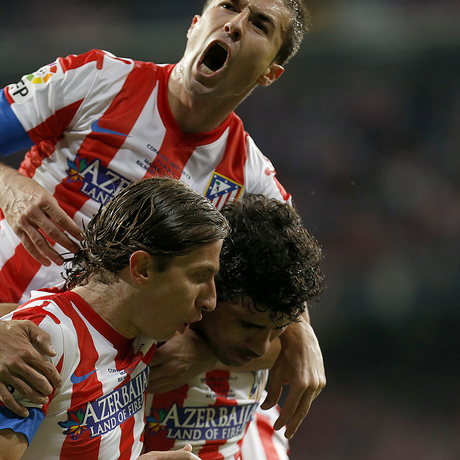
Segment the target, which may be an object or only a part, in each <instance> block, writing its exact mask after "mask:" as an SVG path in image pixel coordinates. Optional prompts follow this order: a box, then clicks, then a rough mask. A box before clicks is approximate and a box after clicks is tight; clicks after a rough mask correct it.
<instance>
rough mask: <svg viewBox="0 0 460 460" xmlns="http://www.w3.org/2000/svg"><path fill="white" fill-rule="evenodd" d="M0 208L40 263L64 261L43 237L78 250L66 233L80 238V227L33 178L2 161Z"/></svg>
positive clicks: (67, 247)
mask: <svg viewBox="0 0 460 460" xmlns="http://www.w3.org/2000/svg"><path fill="white" fill-rule="evenodd" d="M0 209H1V210H2V211H3V214H4V215H5V218H6V220H7V221H8V223H9V224H10V226H11V228H12V229H13V231H14V232H15V233H16V235H17V236H18V238H19V239H20V240H21V242H22V244H23V245H24V247H25V248H26V249H27V251H29V252H30V254H31V255H32V256H33V257H34V258H35V259H36V260H37V261H38V262H40V263H41V264H42V265H45V266H49V265H50V264H51V262H55V263H56V264H58V265H62V263H63V262H64V259H63V258H62V256H61V255H60V254H59V253H58V252H57V251H56V250H55V249H53V247H52V246H51V244H50V243H49V242H48V240H47V239H46V237H45V236H48V237H50V238H51V239H52V240H53V241H56V242H57V243H59V244H60V245H61V246H63V247H65V248H66V249H68V250H69V251H71V252H77V251H78V249H79V247H78V244H77V243H75V242H74V241H72V240H71V239H70V238H69V237H68V236H67V235H66V233H65V232H68V233H69V234H70V235H72V236H73V237H74V238H76V239H78V240H81V239H82V237H81V230H80V229H79V228H78V226H77V225H76V224H75V222H74V221H73V220H72V219H71V218H70V217H69V216H68V215H67V214H66V213H65V211H64V210H62V209H61V208H60V207H59V205H58V202H57V200H56V199H55V198H54V197H53V196H52V195H51V194H50V193H48V192H47V191H46V190H45V189H44V188H43V187H42V186H41V185H40V184H38V183H37V182H35V181H34V180H32V179H29V178H28V177H25V176H23V175H22V174H20V173H18V172H17V171H16V170H14V169H12V168H10V167H8V166H6V165H4V164H1V163H0Z"/></svg>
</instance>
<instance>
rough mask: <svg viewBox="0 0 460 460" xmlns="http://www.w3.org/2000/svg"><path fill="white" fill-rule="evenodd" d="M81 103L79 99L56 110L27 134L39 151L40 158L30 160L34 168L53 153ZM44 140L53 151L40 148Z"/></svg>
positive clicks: (48, 148)
mask: <svg viewBox="0 0 460 460" xmlns="http://www.w3.org/2000/svg"><path fill="white" fill-rule="evenodd" d="M82 103H83V99H80V100H79V101H75V102H73V103H72V104H69V105H67V106H65V107H63V108H62V109H59V110H56V112H54V113H53V115H51V116H50V117H49V118H47V119H46V120H45V121H44V122H42V123H40V124H39V125H37V126H35V127H34V128H32V129H30V130H29V131H28V132H27V134H28V135H29V137H30V138H31V139H32V141H33V143H34V144H36V145H37V146H38V147H39V149H40V151H39V152H38V153H39V154H40V156H41V158H39V159H37V158H31V162H32V164H33V166H35V168H37V167H38V166H40V165H41V161H42V160H43V159H44V158H46V157H49V156H50V155H51V154H52V153H53V152H54V146H55V145H56V143H57V142H58V141H59V140H60V139H62V138H63V137H64V134H63V133H64V130H65V129H67V128H68V127H69V125H70V123H71V121H72V119H73V117H74V116H75V114H76V113H77V110H78V109H79V108H80V106H81V104H82ZM44 140H45V141H46V143H47V144H49V145H50V146H52V147H53V150H51V149H50V147H49V146H45V147H43V148H41V146H40V143H41V142H42V141H44ZM41 150H43V152H41ZM26 158H27V157H26ZM33 160H34V161H33ZM37 161H40V164H36V163H37Z"/></svg>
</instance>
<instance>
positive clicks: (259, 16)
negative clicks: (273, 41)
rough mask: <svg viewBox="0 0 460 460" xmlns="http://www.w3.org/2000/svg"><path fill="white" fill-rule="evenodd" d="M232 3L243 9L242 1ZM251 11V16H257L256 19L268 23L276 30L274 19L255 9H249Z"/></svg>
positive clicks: (234, 0)
mask: <svg viewBox="0 0 460 460" xmlns="http://www.w3.org/2000/svg"><path fill="white" fill-rule="evenodd" d="M230 1H231V2H232V3H234V4H235V5H236V6H238V7H239V8H242V0H230ZM249 9H250V10H251V14H252V15H253V16H255V18H256V19H258V20H259V21H262V22H268V23H269V24H270V25H271V26H272V27H273V28H274V29H276V23H275V20H274V19H273V18H272V17H270V16H269V15H268V14H266V13H263V12H261V11H257V10H256V11H254V9H253V8H251V7H249Z"/></svg>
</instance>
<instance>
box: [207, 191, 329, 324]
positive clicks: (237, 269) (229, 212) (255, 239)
mask: <svg viewBox="0 0 460 460" xmlns="http://www.w3.org/2000/svg"><path fill="white" fill-rule="evenodd" d="M221 212H222V214H223V215H224V216H225V217H226V218H227V220H228V222H229V224H230V228H231V233H230V236H228V237H227V238H226V239H225V240H224V245H223V248H222V251H221V255H220V272H219V274H218V275H217V276H216V288H217V298H218V301H227V302H238V301H242V302H243V304H246V305H247V304H249V305H251V306H253V308H255V309H257V310H258V311H267V312H268V314H269V316H270V318H271V319H272V320H273V321H276V320H277V319H279V318H281V317H282V318H285V319H288V320H289V321H297V320H298V319H299V317H300V315H301V314H302V313H303V312H304V311H305V308H306V303H307V301H310V300H313V299H316V298H317V297H318V296H319V295H320V294H321V292H322V291H323V289H324V277H323V275H322V273H321V270H320V262H321V260H322V254H321V248H320V246H319V244H318V242H317V241H316V239H315V238H314V237H313V236H311V235H310V234H309V233H308V231H307V230H306V228H305V227H304V226H303V224H302V221H301V218H300V216H299V214H298V213H297V211H296V210H295V207H294V206H293V205H292V206H291V205H289V204H285V203H281V202H280V201H278V200H276V199H270V198H267V197H265V196H263V195H255V194H254V195H251V194H246V195H245V196H244V197H243V198H242V199H241V200H240V201H234V202H232V203H230V204H228V205H227V206H225V207H224V208H223V209H222V211H221Z"/></svg>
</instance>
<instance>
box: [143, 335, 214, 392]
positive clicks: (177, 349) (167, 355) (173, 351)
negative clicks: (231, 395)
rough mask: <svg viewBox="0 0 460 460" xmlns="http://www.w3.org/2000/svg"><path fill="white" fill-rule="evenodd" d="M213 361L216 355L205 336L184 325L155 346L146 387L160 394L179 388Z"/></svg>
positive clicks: (204, 370)
mask: <svg viewBox="0 0 460 460" xmlns="http://www.w3.org/2000/svg"><path fill="white" fill-rule="evenodd" d="M216 364H217V358H216V357H215V355H214V354H213V353H212V351H211V349H210V348H209V345H208V343H207V342H206V340H205V339H204V338H203V337H201V336H200V335H199V334H197V333H196V332H195V331H193V330H191V329H187V330H186V331H185V332H184V333H183V334H176V335H175V336H174V337H173V338H171V339H169V340H168V341H167V342H165V343H164V344H163V345H162V346H161V347H159V348H157V349H156V350H155V353H154V354H153V359H152V362H151V364H150V383H149V387H148V391H150V392H151V393H156V394H160V393H165V392H166V391H170V390H174V389H176V388H180V387H181V386H182V385H185V384H186V383H188V382H189V381H190V380H191V379H192V378H193V377H196V376H197V375H199V374H201V373H203V372H207V371H210V370H212V369H214V367H215V366H216Z"/></svg>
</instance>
